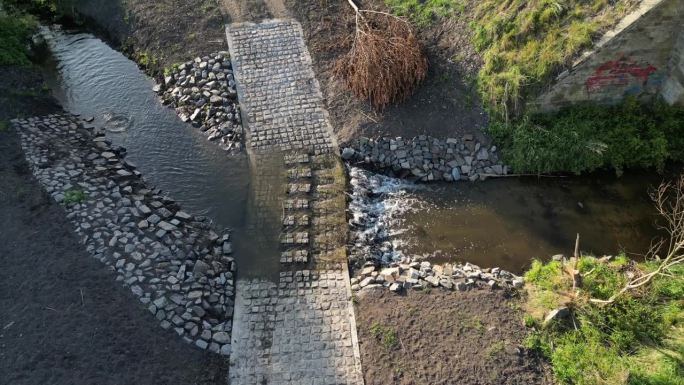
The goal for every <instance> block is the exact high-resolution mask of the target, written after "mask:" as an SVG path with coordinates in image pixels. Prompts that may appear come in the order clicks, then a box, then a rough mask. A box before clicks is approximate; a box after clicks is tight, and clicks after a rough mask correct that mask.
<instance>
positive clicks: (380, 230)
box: [348, 167, 427, 264]
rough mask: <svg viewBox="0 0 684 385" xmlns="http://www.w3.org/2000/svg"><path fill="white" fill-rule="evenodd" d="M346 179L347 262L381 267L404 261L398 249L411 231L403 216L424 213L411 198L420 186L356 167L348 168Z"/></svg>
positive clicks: (405, 243) (414, 198)
mask: <svg viewBox="0 0 684 385" xmlns="http://www.w3.org/2000/svg"><path fill="white" fill-rule="evenodd" d="M349 176H350V179H351V182H350V183H351V186H352V191H351V202H349V207H348V211H349V213H350V216H351V219H350V220H349V226H350V228H351V240H350V255H349V257H350V259H351V260H352V261H353V262H359V263H363V262H364V261H366V260H376V261H380V262H381V263H383V264H388V263H390V262H392V261H398V260H401V259H402V258H403V257H405V255H404V253H403V252H402V248H403V247H405V246H407V245H408V242H409V241H408V240H407V239H406V237H404V236H403V235H404V234H405V233H407V232H408V231H410V229H411V224H408V223H405V221H404V220H403V219H402V218H403V215H404V214H406V213H409V212H413V211H415V210H425V209H427V207H426V205H427V204H426V203H425V202H424V201H422V200H420V199H419V198H418V197H417V196H416V194H415V191H416V190H418V189H420V188H421V186H420V185H416V184H413V183H411V182H407V181H405V180H401V179H397V178H391V177H388V176H384V175H380V174H375V173H373V172H370V171H366V170H363V169H360V168H357V167H350V168H349Z"/></svg>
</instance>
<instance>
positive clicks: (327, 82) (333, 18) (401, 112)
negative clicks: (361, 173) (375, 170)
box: [286, 0, 487, 143]
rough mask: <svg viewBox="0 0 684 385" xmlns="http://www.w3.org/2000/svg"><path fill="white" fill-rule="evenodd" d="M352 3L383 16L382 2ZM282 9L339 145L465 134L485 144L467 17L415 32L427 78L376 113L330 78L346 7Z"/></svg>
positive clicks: (349, 16) (346, 29)
mask: <svg viewBox="0 0 684 385" xmlns="http://www.w3.org/2000/svg"><path fill="white" fill-rule="evenodd" d="M357 3H358V4H359V5H360V7H361V8H362V9H375V10H382V11H387V9H386V8H385V6H384V3H383V1H382V0H364V1H361V2H358V1H357ZM469 4H472V3H469ZM286 5H287V6H288V9H289V10H290V12H291V13H292V14H293V16H294V17H295V18H296V19H298V20H299V21H300V22H301V23H302V27H303V28H304V33H305V37H306V39H307V43H308V47H309V50H310V52H311V54H312V56H313V61H314V67H315V71H316V74H317V77H318V79H319V81H320V83H321V88H322V91H323V95H324V97H325V98H326V102H327V106H328V110H329V112H330V116H331V119H332V123H333V128H334V130H335V132H336V134H337V136H338V140H339V142H340V143H346V142H349V141H350V140H352V139H354V138H356V137H358V136H371V137H375V136H383V135H384V136H403V137H411V136H415V135H421V134H428V135H432V136H435V137H450V136H451V137H454V136H461V135H463V134H466V133H469V134H474V135H476V136H477V137H478V138H479V139H480V140H481V141H486V137H485V136H484V135H483V134H482V131H481V129H482V127H484V126H485V125H486V123H487V116H486V114H485V113H484V111H483V109H482V106H481V103H480V102H479V100H478V97H477V93H476V90H475V83H474V79H475V74H476V73H477V70H478V69H479V67H480V66H481V59H480V58H479V56H478V55H477V53H476V52H475V50H474V49H473V47H472V46H471V45H470V43H469V39H470V29H469V28H468V26H467V24H468V20H467V17H465V16H464V17H461V18H454V19H452V20H449V21H443V20H442V21H436V22H435V23H434V24H432V25H431V26H429V27H424V28H420V29H417V34H418V37H419V39H420V41H421V43H422V45H423V46H424V48H425V53H426V55H427V57H428V61H429V65H430V67H429V71H428V75H427V78H426V79H425V80H424V82H423V83H422V85H420V86H419V88H418V89H417V90H416V92H415V93H414V94H413V95H412V96H410V97H409V98H408V99H407V100H405V101H404V102H401V103H398V104H396V105H393V106H390V107H388V108H387V109H385V110H383V111H377V110H374V109H373V108H371V107H370V105H369V103H368V101H363V100H358V99H356V98H355V97H354V96H353V95H351V94H350V93H349V91H347V90H346V88H345V87H344V86H343V85H342V84H341V83H340V82H339V81H338V80H337V79H335V78H334V76H333V71H332V68H333V65H334V62H335V60H336V59H337V58H338V57H340V56H341V54H343V53H344V52H346V51H347V50H348V49H349V47H350V46H351V43H352V40H351V38H352V36H353V32H354V26H355V24H354V12H353V11H352V9H351V8H350V6H349V5H348V4H347V2H346V1H319V0H308V1H300V0H286ZM467 14H469V12H467V11H466V12H464V15H467Z"/></svg>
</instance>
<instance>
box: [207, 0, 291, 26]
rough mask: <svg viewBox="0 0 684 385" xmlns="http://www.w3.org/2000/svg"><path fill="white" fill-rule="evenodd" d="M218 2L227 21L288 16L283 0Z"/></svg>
mask: <svg viewBox="0 0 684 385" xmlns="http://www.w3.org/2000/svg"><path fill="white" fill-rule="evenodd" d="M219 4H220V7H221V12H223V15H224V18H225V20H226V22H228V23H238V22H246V21H247V22H248V21H251V22H258V21H261V20H265V19H281V18H286V17H289V13H288V11H287V9H286V8H285V3H284V2H283V0H219Z"/></svg>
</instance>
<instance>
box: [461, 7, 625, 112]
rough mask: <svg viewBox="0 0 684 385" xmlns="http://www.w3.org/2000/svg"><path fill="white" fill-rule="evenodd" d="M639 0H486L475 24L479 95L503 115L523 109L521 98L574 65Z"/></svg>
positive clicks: (477, 14) (491, 107)
mask: <svg viewBox="0 0 684 385" xmlns="http://www.w3.org/2000/svg"><path fill="white" fill-rule="evenodd" d="M636 3H638V2H637V1H636V0H611V1H607V0H595V1H587V0H537V1H528V0H508V1H501V0H485V1H481V2H478V4H477V6H476V8H475V14H474V17H473V20H474V21H473V22H472V25H471V26H472V29H473V38H472V41H473V45H474V46H475V48H476V49H477V50H479V51H480V53H481V54H482V57H483V62H484V63H483V67H482V69H481V70H480V72H479V75H478V77H479V79H478V80H479V82H478V86H479V91H480V94H481V95H482V99H483V100H484V101H485V102H487V104H488V106H489V107H490V110H491V111H492V112H494V113H495V115H499V116H504V117H506V116H509V115H516V114H518V113H519V112H521V111H522V100H523V99H524V97H525V96H526V95H528V94H530V93H531V92H533V91H536V89H537V88H538V87H539V86H540V85H541V84H543V83H544V82H546V81H548V80H549V79H550V78H551V76H553V75H554V74H556V73H557V72H559V70H560V69H561V68H562V67H563V66H565V65H568V64H570V62H571V60H572V59H573V58H574V57H575V56H576V55H577V54H578V53H579V52H580V51H581V50H583V49H585V48H587V47H589V46H591V44H592V40H593V39H594V38H595V37H597V36H598V35H599V34H600V33H601V32H603V31H605V30H606V29H607V28H609V27H610V26H612V25H614V24H615V23H616V22H617V20H619V18H620V17H622V16H624V15H625V14H626V13H627V12H628V11H629V10H630V9H632V7H633V6H634V5H635V4H636Z"/></svg>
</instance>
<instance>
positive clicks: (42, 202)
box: [0, 67, 228, 385]
mask: <svg viewBox="0 0 684 385" xmlns="http://www.w3.org/2000/svg"><path fill="white" fill-rule="evenodd" d="M0 70H1V71H2V72H3V76H2V77H1V78H0V121H7V120H9V119H12V118H15V117H18V116H33V115H37V114H47V113H51V112H55V111H57V110H58V107H57V106H56V104H55V103H54V102H53V101H52V99H51V98H50V97H49V95H48V94H47V92H46V91H45V90H44V89H43V87H42V84H43V81H42V78H41V76H40V73H39V72H37V71H36V70H32V69H27V68H16V67H9V68H8V67H4V68H0ZM70 229H71V225H70V223H68V221H67V220H66V214H65V212H64V210H62V208H61V207H60V206H58V205H56V204H53V203H52V202H51V201H50V200H49V198H48V196H47V195H46V194H45V193H44V191H43V190H42V189H41V187H40V186H39V185H38V182H37V181H35V179H34V178H33V177H32V175H31V172H30V170H29V167H28V164H27V163H26V161H25V160H24V154H23V152H22V150H21V146H20V142H19V138H18V135H17V134H16V133H15V132H14V131H13V129H11V128H6V127H5V126H4V124H3V125H2V126H0V309H2V310H1V311H0V373H2V375H0V383H2V384H12V385H22V384H27V385H35V384H55V385H62V384H63V385H86V384H88V385H108V384H112V385H114V384H117V385H118V384H145V385H147V384H171V383H177V384H203V385H208V384H225V382H226V376H227V374H228V360H227V359H225V358H221V357H219V356H218V355H215V354H211V353H208V352H202V351H200V350H199V349H196V348H194V347H192V346H191V345H188V344H186V343H184V342H183V341H181V339H180V338H179V337H178V336H177V335H176V334H175V332H173V331H172V330H163V329H161V328H160V327H159V325H158V322H157V320H156V319H155V318H154V316H153V315H152V314H150V313H149V312H148V311H147V310H146V309H145V308H144V307H143V306H142V305H141V304H140V303H139V302H138V300H137V299H136V298H135V297H134V296H133V294H132V293H131V292H130V291H129V290H128V289H126V288H124V287H123V286H122V285H120V284H118V283H116V282H115V276H114V275H113V273H111V272H109V271H107V269H105V267H104V266H103V265H102V264H101V263H100V262H99V261H97V260H95V259H94V258H92V257H90V256H89V255H88V254H87V253H86V252H85V250H84V249H83V246H82V245H81V244H80V242H79V241H78V239H77V236H76V235H75V234H74V233H73V232H72V231H71V230H70Z"/></svg>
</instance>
